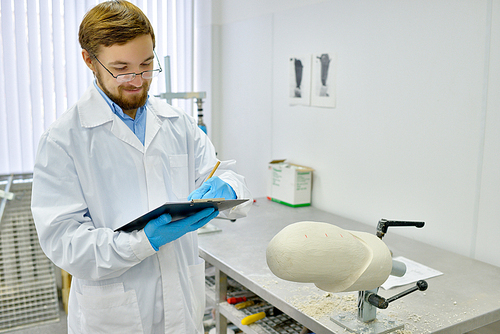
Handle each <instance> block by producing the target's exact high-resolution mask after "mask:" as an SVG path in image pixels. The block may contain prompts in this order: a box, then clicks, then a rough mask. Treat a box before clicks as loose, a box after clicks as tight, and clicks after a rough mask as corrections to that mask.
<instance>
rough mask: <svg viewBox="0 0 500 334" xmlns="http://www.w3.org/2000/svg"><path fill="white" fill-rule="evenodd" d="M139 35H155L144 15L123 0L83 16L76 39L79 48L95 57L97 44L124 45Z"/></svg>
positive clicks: (96, 7) (102, 5)
mask: <svg viewBox="0 0 500 334" xmlns="http://www.w3.org/2000/svg"><path fill="white" fill-rule="evenodd" d="M140 35H151V38H152V39H153V48H154V47H155V33H154V31H153V26H152V25H151V23H150V22H149V20H148V18H147V16H146V15H145V14H144V13H143V12H142V11H141V10H140V9H139V8H138V7H137V6H135V5H134V4H132V3H130V2H128V1H124V0H113V1H106V2H103V3H100V4H98V5H96V6H95V7H93V8H92V9H91V10H89V11H88V12H87V14H85V16H84V18H83V20H82V23H81V24H80V30H79V32H78V40H79V41H80V46H81V47H82V49H85V50H87V51H88V52H89V53H91V54H93V55H95V56H97V53H98V49H99V46H100V45H103V46H105V47H108V46H111V45H114V44H125V43H127V42H129V41H131V40H133V39H134V38H136V37H138V36H140Z"/></svg>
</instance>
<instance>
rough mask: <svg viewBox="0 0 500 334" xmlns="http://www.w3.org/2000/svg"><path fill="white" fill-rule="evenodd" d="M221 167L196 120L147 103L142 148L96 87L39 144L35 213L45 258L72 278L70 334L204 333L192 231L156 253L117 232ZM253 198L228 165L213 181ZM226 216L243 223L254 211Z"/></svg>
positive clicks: (200, 269)
mask: <svg viewBox="0 0 500 334" xmlns="http://www.w3.org/2000/svg"><path fill="white" fill-rule="evenodd" d="M216 162H217V159H216V156H215V150H214V147H213V145H212V144H211V143H210V141H209V139H208V137H207V136H206V135H205V134H204V133H203V132H202V131H200V129H199V128H198V127H197V125H196V123H195V121H194V119H193V118H192V117H190V116H188V115H186V114H185V113H184V112H183V111H181V110H179V109H176V108H173V107H171V106H170V105H168V104H166V103H165V102H164V101H162V100H160V99H157V98H154V97H150V98H149V102H148V104H147V123H146V138H145V144H144V145H142V144H141V142H140V141H139V139H138V138H137V137H136V136H135V134H134V133H132V131H130V129H129V128H128V127H127V126H126V125H125V123H124V122H123V121H121V120H120V119H119V118H118V117H117V116H116V115H115V114H114V113H113V112H112V111H111V109H110V108H109V106H108V105H107V103H106V102H105V100H104V99H103V98H102V97H101V96H100V94H99V92H98V91H97V90H96V88H95V87H94V85H91V86H90V87H89V89H88V90H87V91H86V92H85V93H84V94H83V96H82V97H81V99H80V100H79V101H78V102H77V103H76V105H74V106H73V107H72V108H70V109H69V110H68V111H67V112H66V113H64V114H63V115H62V116H61V117H60V118H59V119H58V120H57V121H56V122H55V123H54V124H53V125H52V126H51V127H50V128H49V129H48V130H47V132H46V133H44V135H43V136H42V138H41V141H40V145H39V149H38V153H37V158H36V163H35V168H34V175H33V197H32V212H33V217H34V220H35V224H36V228H37V232H38V235H39V238H40V244H41V247H42V249H43V250H44V252H45V254H47V256H48V257H49V258H50V259H51V260H52V261H53V262H54V263H55V264H56V265H57V266H58V267H60V268H62V269H64V270H66V271H67V272H69V273H70V274H71V275H73V281H72V286H71V292H70V297H69V310H68V331H69V333H113V334H116V333H176V334H179V333H203V325H202V318H203V311H204V308H205V294H204V269H205V266H204V262H203V260H202V259H200V258H199V257H198V239H197V233H196V232H192V233H188V234H186V235H184V236H183V237H181V238H179V239H177V240H175V241H173V242H171V243H168V244H166V245H164V246H163V247H160V250H159V251H158V252H155V251H154V249H153V247H152V246H151V244H150V243H149V241H148V239H147V237H146V235H145V233H144V231H136V232H132V233H124V232H114V230H115V229H116V228H118V227H120V226H122V225H124V224H126V223H127V222H129V221H131V220H133V219H135V218H137V217H139V216H141V215H142V214H144V213H146V212H147V211H150V210H152V209H154V208H156V207H158V206H160V205H161V204H163V203H165V202H167V201H171V202H173V201H179V200H186V198H187V196H188V195H189V193H190V192H191V191H193V190H194V189H196V188H197V187H199V186H200V185H201V183H202V182H203V181H204V180H205V178H206V177H207V176H208V174H209V173H210V171H211V169H212V168H213V167H214V166H215V164H216ZM215 175H217V176H219V177H220V178H221V179H222V180H224V181H226V182H227V183H228V184H230V185H231V187H232V188H233V189H234V191H235V192H236V194H237V196H238V198H250V197H251V195H250V193H249V191H248V189H247V187H246V186H245V181H244V178H243V177H242V176H240V175H238V174H236V173H235V172H234V161H223V162H222V163H221V165H220V166H219V169H218V171H217V173H216V174H215ZM250 202H251V201H249V202H248V203H245V204H242V205H240V206H239V207H236V208H234V209H233V210H232V214H233V215H235V216H238V215H239V216H244V215H245V214H246V212H247V211H248V210H249V208H250V205H251V203H250Z"/></svg>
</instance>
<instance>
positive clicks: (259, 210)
mask: <svg viewBox="0 0 500 334" xmlns="http://www.w3.org/2000/svg"><path fill="white" fill-rule="evenodd" d="M380 218H384V217H377V220H378V219H380ZM299 221H320V222H328V223H331V224H334V225H337V226H339V227H341V228H344V229H347V230H356V231H364V232H369V233H375V232H376V224H377V221H374V223H373V226H368V225H365V224H361V223H359V222H355V221H352V220H349V219H346V218H342V217H339V216H336V215H333V214H330V213H327V212H325V211H321V210H318V209H316V208H314V207H302V208H290V207H287V206H284V205H281V204H277V203H274V202H271V201H268V200H267V199H265V198H260V199H257V201H256V203H255V204H254V206H253V207H252V209H251V210H250V212H249V214H248V217H246V218H242V219H238V220H237V221H236V222H234V223H231V222H230V221H227V220H220V219H215V220H213V221H212V224H213V225H215V226H216V227H218V228H220V229H221V230H222V231H221V232H215V233H208V234H202V235H200V236H199V248H200V256H201V257H202V258H203V259H205V260H206V261H207V262H208V263H210V264H212V265H213V266H215V268H216V275H215V276H216V277H215V278H216V284H215V285H216V286H215V291H213V290H212V291H209V293H208V295H207V297H208V298H209V299H212V300H213V301H214V302H215V303H216V310H217V312H216V314H217V317H216V323H217V326H218V331H217V333H221V332H222V333H224V332H225V330H224V329H225V326H226V322H227V321H228V320H229V321H231V322H233V323H234V324H235V325H238V327H240V328H241V329H242V330H243V331H244V332H245V333H265V331H264V330H262V329H261V328H260V327H259V326H258V322H256V323H255V324H252V325H249V326H243V325H241V324H240V323H239V321H240V320H241V319H242V318H243V317H244V314H240V313H239V311H236V310H235V309H234V307H233V306H232V305H228V304H227V302H225V300H226V298H225V297H226V296H225V293H226V282H227V276H229V277H230V278H232V279H234V280H235V281H237V282H238V283H240V284H241V285H243V286H245V287H246V288H247V289H249V290H250V291H252V292H253V293H255V294H257V295H258V296H259V297H261V298H262V299H264V300H265V301H267V302H269V303H270V304H273V305H274V306H276V307H277V308H279V309H280V310H282V311H283V312H284V313H286V314H287V315H288V316H290V317H292V318H293V319H295V320H296V321H297V322H299V323H300V324H302V325H304V326H306V327H307V328H308V329H310V330H311V331H314V332H315V333H317V334H320V333H345V332H346V331H345V330H344V328H342V327H341V326H339V325H337V324H336V323H335V322H333V321H332V320H331V319H330V318H331V317H332V316H335V313H338V311H337V310H336V309H333V311H332V312H331V313H332V314H330V313H327V314H322V315H321V314H320V315H319V316H318V315H317V313H314V312H313V313H309V312H304V310H303V308H301V303H307V302H308V300H310V303H309V304H314V303H316V304H318V305H320V304H321V302H322V299H328V298H332V297H335V298H339V296H340V297H342V298H347V297H349V294H351V295H352V294H354V292H350V293H342V294H334V295H332V294H329V293H327V292H325V291H322V290H319V289H317V288H316V287H315V286H314V285H313V284H304V283H295V282H289V281H285V280H282V279H280V278H278V277H276V276H274V275H273V274H272V272H271V271H270V270H269V268H268V266H267V264H266V247H267V245H268V243H269V241H270V240H271V239H272V238H273V237H274V235H276V234H277V233H278V232H279V231H280V230H281V229H283V228H284V227H285V226H286V225H289V224H291V223H294V222H299ZM415 233H418V230H415ZM384 242H385V243H386V244H387V245H388V247H389V248H390V250H391V251H392V252H393V254H394V256H395V257H396V256H404V257H406V258H408V259H411V260H413V261H416V262H419V263H421V264H424V265H426V266H428V267H431V268H433V269H436V270H439V271H441V272H442V273H443V275H441V276H438V277H434V278H431V279H428V280H427V282H428V284H429V288H428V290H427V291H425V292H420V291H417V292H414V293H412V294H410V295H408V296H406V297H403V298H401V299H399V300H397V301H394V302H393V303H391V304H390V305H389V308H387V309H386V310H378V311H377V314H379V313H381V314H384V315H388V316H391V317H394V318H396V319H397V320H398V321H402V322H403V323H405V330H406V332H405V334H406V333H409V332H411V333H412V334H417V333H457V334H461V333H466V332H468V331H471V330H474V329H477V328H480V327H482V326H485V325H488V324H490V323H493V322H495V321H498V320H500V267H496V266H492V265H489V264H486V263H483V262H480V261H476V260H473V259H470V258H468V257H465V256H461V255H457V254H454V253H451V252H448V251H445V250H442V249H439V248H436V247H433V246H429V245H427V244H424V243H421V242H417V241H415V240H412V239H409V238H405V237H402V236H399V235H397V234H396V233H394V231H392V232H391V230H389V233H388V234H387V235H386V236H385V237H384ZM408 287H409V286H408V285H407V286H404V287H398V288H393V289H390V290H388V291H385V290H384V289H380V291H379V294H380V295H381V296H383V297H385V298H388V297H391V296H393V295H395V294H396V293H399V292H401V291H403V290H405V289H407V288H408ZM344 296H345V297H344ZM348 300H352V301H351V302H350V303H356V301H355V299H354V298H351V299H349V298H348ZM308 314H309V315H308Z"/></svg>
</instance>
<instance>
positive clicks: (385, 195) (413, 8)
mask: <svg viewBox="0 0 500 334" xmlns="http://www.w3.org/2000/svg"><path fill="white" fill-rule="evenodd" d="M267 3H268V5H266V4H265V2H264V1H262V0H252V1H248V0H246V1H243V0H241V1H236V0H218V1H214V2H213V4H214V7H213V8H214V12H215V13H214V17H215V18H216V19H215V20H216V21H215V22H214V25H213V27H214V29H213V31H214V32H215V37H214V40H216V41H217V42H216V43H214V44H213V47H214V50H215V52H214V53H213V55H214V57H213V58H214V59H213V64H214V65H213V66H214V68H217V69H218V70H217V73H214V75H215V77H218V79H217V80H215V81H213V83H214V82H215V83H216V87H213V90H214V96H216V98H214V99H216V100H217V101H216V104H217V110H215V108H214V112H213V124H214V125H213V126H214V129H216V131H214V133H213V136H212V137H213V139H214V143H215V144H216V146H217V148H218V152H219V154H220V157H221V158H224V159H228V158H234V159H236V160H237V161H238V166H239V171H240V172H241V173H242V174H244V175H245V176H246V177H247V182H248V183H249V186H250V189H251V190H252V191H253V193H254V194H255V196H256V197H260V196H265V195H266V193H265V192H266V182H265V181H266V163H267V162H268V161H269V160H271V159H275V158H287V159H288V160H289V161H291V162H294V163H299V164H304V165H309V166H311V167H313V168H315V170H316V171H315V173H314V184H313V205H314V206H316V207H318V208H320V209H323V210H326V211H329V212H333V213H336V214H339V215H342V216H346V217H349V218H353V219H356V220H359V221H361V222H364V223H367V224H370V225H373V226H374V227H375V225H376V223H377V222H378V220H379V219H380V218H387V219H404V220H423V221H425V222H426V226H425V228H424V229H421V230H416V229H397V228H394V229H393V230H392V231H391V233H399V234H403V235H406V236H409V237H411V238H415V239H417V240H421V241H424V242H427V243H430V244H433V245H436V246H439V247H442V248H444V249H448V250H451V251H453V252H456V253H460V254H463V255H467V256H471V257H475V258H477V259H479V260H482V261H486V262H489V263H492V264H495V265H497V266H500V257H499V256H497V254H499V253H500V243H499V242H498V240H499V239H500V226H499V223H498V220H499V217H500V208H499V205H498V204H500V203H499V201H500V168H498V166H499V162H500V158H499V155H498V154H496V152H498V151H499V149H500V135H499V134H498V132H499V131H498V129H499V127H500V99H499V94H498V92H499V91H500V79H499V78H500V67H499V63H500V62H499V61H498V59H499V57H500V0H463V1H458V0H440V1H435V0H418V1H417V0H413V1H395V0H379V1H368V0H364V1H362V0H352V1H342V0H331V1H307V0H303V1H300V0H296V1H282V0H280V1H271V2H267ZM238 6H243V7H238ZM238 8H240V9H238ZM241 8H244V9H245V10H241ZM320 52H335V53H336V54H337V58H338V60H337V61H338V62H337V78H336V82H337V106H336V108H333V109H328V108H316V107H309V106H307V107H306V106H290V105H289V104H288V96H287V94H288V91H287V88H288V80H289V78H288V59H289V58H290V56H297V55H304V54H312V53H320ZM214 103H215V102H214Z"/></svg>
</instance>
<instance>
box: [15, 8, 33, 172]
mask: <svg viewBox="0 0 500 334" xmlns="http://www.w3.org/2000/svg"><path fill="white" fill-rule="evenodd" d="M14 3H15V7H14V8H15V24H14V29H15V30H16V35H17V36H19V35H20V34H22V35H23V36H24V39H21V38H19V37H17V38H16V58H17V73H16V75H17V95H18V99H19V102H18V105H19V110H20V111H21V112H20V113H19V120H18V121H17V126H18V127H19V129H18V131H19V141H20V149H21V151H20V159H21V166H20V170H22V168H23V166H26V165H33V140H32V135H33V127H32V126H31V125H32V117H31V94H30V90H29V87H30V68H29V56H28V38H26V37H28V31H27V27H28V23H27V10H26V3H25V2H24V1H14Z"/></svg>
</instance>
